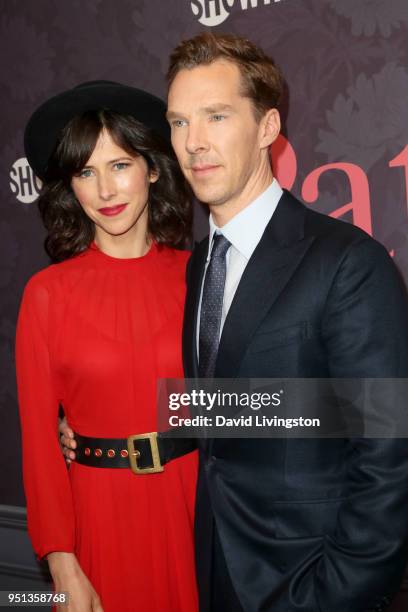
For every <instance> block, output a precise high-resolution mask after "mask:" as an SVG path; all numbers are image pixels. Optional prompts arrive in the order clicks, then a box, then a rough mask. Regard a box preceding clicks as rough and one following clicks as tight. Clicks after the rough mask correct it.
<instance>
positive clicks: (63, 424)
mask: <svg viewBox="0 0 408 612" xmlns="http://www.w3.org/2000/svg"><path fill="white" fill-rule="evenodd" d="M58 431H59V434H60V444H61V449H62V452H63V454H64V455H65V461H66V462H67V464H68V465H69V464H70V463H71V461H75V453H74V451H73V449H75V448H76V442H75V438H74V432H73V431H72V429H71V428H70V426H69V425H68V423H67V419H66V418H65V417H64V418H63V419H60V422H59V426H58Z"/></svg>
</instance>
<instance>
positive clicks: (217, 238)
mask: <svg viewBox="0 0 408 612" xmlns="http://www.w3.org/2000/svg"><path fill="white" fill-rule="evenodd" d="M230 246H231V243H230V241H229V240H227V238H226V237H225V236H223V234H214V238H213V246H212V250H211V259H213V258H214V257H225V255H226V253H227V251H228V249H229V248H230Z"/></svg>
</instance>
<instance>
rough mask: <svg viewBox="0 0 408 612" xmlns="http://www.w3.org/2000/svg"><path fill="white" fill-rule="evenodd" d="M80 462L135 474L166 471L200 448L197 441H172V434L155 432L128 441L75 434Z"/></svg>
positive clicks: (175, 439) (131, 437) (126, 439)
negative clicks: (173, 461)
mask: <svg viewBox="0 0 408 612" xmlns="http://www.w3.org/2000/svg"><path fill="white" fill-rule="evenodd" d="M75 441H76V443H77V448H76V449H75V453H76V462H77V463H81V464H82V465H89V466H91V467H100V468H130V469H131V470H132V471H133V472H134V473H135V474H154V473H156V472H162V471H163V469H164V467H163V466H164V465H165V464H166V463H168V462H169V461H171V460H172V459H177V458H178V457H182V456H183V455H186V454H187V453H191V452H192V451H193V450H195V449H196V448H197V441H196V440H195V439H193V438H172V437H171V432H162V433H157V432H155V431H154V432H151V433H143V434H137V435H132V436H129V437H128V438H90V437H88V436H81V435H80V434H78V433H76V434H75Z"/></svg>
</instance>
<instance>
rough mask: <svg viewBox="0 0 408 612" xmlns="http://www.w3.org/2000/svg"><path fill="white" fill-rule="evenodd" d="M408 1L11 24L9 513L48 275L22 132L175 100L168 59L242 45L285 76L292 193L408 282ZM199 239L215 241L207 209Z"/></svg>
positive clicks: (256, 4) (222, 2) (5, 224)
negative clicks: (139, 92)
mask: <svg viewBox="0 0 408 612" xmlns="http://www.w3.org/2000/svg"><path fill="white" fill-rule="evenodd" d="M407 24H408V2H407V0H357V1H356V0H169V1H167V0H85V1H83V0H70V2H61V1H60V0H41V1H38V0H25V1H24V2H16V1H14V0H9V1H6V2H2V4H1V13H0V88H1V99H2V113H1V115H0V124H1V136H2V147H1V150H0V168H1V175H0V193H1V200H0V289H1V312H0V354H1V369H0V410H1V423H2V426H1V428H0V461H1V469H0V504H6V505H10V506H24V503H25V502H24V494H23V489H22V481H21V461H20V441H19V426H18V411H17V401H16V386H15V374H14V356H13V345H14V333H15V323H16V317H17V312H18V306H19V302H20V299H21V295H22V291H23V287H24V285H25V283H26V282H27V280H28V278H29V277H30V276H31V275H32V274H33V273H35V272H36V271H37V270H39V269H40V268H42V267H44V266H46V265H47V263H48V261H47V257H46V255H45V253H44V250H43V246H42V244H43V239H44V232H43V229H42V226H41V222H40V220H39V216H38V212H37V207H36V199H37V196H38V190H39V187H40V185H39V182H38V181H37V179H36V178H35V177H34V176H33V173H32V171H31V169H30V167H29V166H28V164H27V161H26V159H25V157H24V150H23V142H22V136H23V130H24V125H25V123H26V121H27V119H28V117H29V116H30V114H31V112H32V111H33V109H34V108H35V107H36V106H37V105H38V104H40V103H41V102H42V101H43V100H45V99H46V98H47V97H49V96H51V95H53V94H56V93H58V92H59V91H62V90H64V89H66V88H68V87H72V86H74V85H76V84H78V83H81V82H83V81H87V80H93V79H109V80H114V81H120V82H123V83H127V84H130V85H135V86H138V87H141V88H144V89H147V90H149V91H151V92H153V93H155V94H157V95H160V96H163V97H164V96H165V93H166V90H165V81H164V75H165V72H166V67H167V61H168V56H169V53H170V52H171V50H172V49H173V47H174V46H175V45H177V43H178V42H179V41H180V40H181V39H182V38H187V37H190V36H193V35H194V34H196V33H198V32H200V31H203V30H212V31H215V32H217V31H223V32H232V33H239V34H241V35H245V36H247V37H248V38H251V39H252V40H254V41H255V42H257V43H259V44H260V45H261V46H263V47H264V49H265V50H266V51H267V52H268V53H270V55H272V56H273V57H274V58H275V59H276V61H277V63H278V64H279V65H280V66H281V68H282V71H283V73H284V75H285V78H286V81H287V87H288V96H287V100H286V103H285V108H284V109H283V115H284V130H283V133H282V136H281V137H280V139H279V140H278V142H277V143H276V146H275V148H274V150H273V160H274V169H275V173H276V174H277V176H278V179H279V180H280V182H281V184H282V185H283V186H284V187H287V188H289V189H291V190H292V191H293V193H294V194H295V195H296V196H297V197H299V198H300V199H302V200H303V201H304V202H305V203H306V204H307V205H308V206H310V207H312V208H314V209H316V210H318V211H321V212H324V213H326V214H330V215H333V216H336V217H340V218H342V219H344V220H346V221H348V222H352V223H355V224H356V225H359V226H360V227H362V228H363V229H364V230H365V231H366V232H368V233H370V234H371V235H373V236H374V237H375V238H376V239H377V240H379V241H380V242H382V243H383V244H384V245H385V246H386V248H387V249H388V251H389V252H390V254H391V255H392V256H393V258H394V260H395V263H396V264H397V266H398V267H399V269H400V271H401V273H402V275H403V276H404V278H405V281H406V282H407V281H408V242H407V235H408V216H407V206H408V199H407V181H408V145H407V143H408V121H407V101H408V69H407V55H408V52H407V51H408V49H407ZM196 209H197V214H196V218H195V233H196V237H197V238H201V237H202V236H204V235H205V234H206V231H207V230H206V225H207V220H206V215H205V212H204V211H203V210H202V209H201V208H200V207H199V206H198V205H197V207H196Z"/></svg>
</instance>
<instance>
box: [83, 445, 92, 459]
mask: <svg viewBox="0 0 408 612" xmlns="http://www.w3.org/2000/svg"><path fill="white" fill-rule="evenodd" d="M90 454H91V449H90V448H88V447H86V448H85V449H84V455H85V457H89V455H90Z"/></svg>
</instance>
